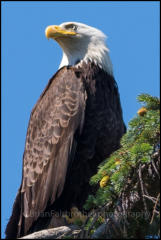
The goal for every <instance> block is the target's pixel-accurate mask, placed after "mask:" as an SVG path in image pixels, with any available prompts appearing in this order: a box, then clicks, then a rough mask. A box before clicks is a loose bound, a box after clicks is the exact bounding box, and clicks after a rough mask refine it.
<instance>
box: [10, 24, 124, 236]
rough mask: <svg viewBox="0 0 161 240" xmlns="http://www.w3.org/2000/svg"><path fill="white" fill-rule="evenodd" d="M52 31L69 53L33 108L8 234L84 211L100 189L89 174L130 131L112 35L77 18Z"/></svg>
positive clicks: (49, 34) (49, 30)
mask: <svg viewBox="0 0 161 240" xmlns="http://www.w3.org/2000/svg"><path fill="white" fill-rule="evenodd" d="M45 34H46V37H47V38H48V39H49V38H51V39H54V40H56V42H58V44H59V45H60V46H61V48H62V50H63V57H62V61H61V64H60V67H59V69H58V71H57V72H56V74H55V75H54V76H53V77H52V78H51V79H50V80H49V83H48V85H47V86H46V88H45V90H44V91H43V93H42V94H41V96H40V98H39V100H38V102H37V103H36V105H35V107H34V108H33V110H32V112H31V116H30V120H29V125H28V129H27V136H26V143H25V150H24V155H23V171H22V182H21V186H20V188H19V190H18V193H17V196H16V199H15V202H14V205H13V211H12V215H11V217H10V219H9V222H8V224H7V227H6V238H17V237H21V236H24V235H26V234H28V233H30V232H33V231H36V230H41V229H43V228H47V227H49V226H51V219H53V215H52V214H50V213H51V212H52V211H53V210H54V211H56V212H58V211H59V212H63V211H70V209H71V208H72V207H73V206H75V207H77V208H78V209H79V210H82V209H83V205H84V203H85V200H86V199H87V197H88V194H90V193H91V192H92V191H93V190H92V188H91V186H90V185H89V179H90V177H91V176H92V175H94V174H95V173H96V171H97V166H98V164H100V163H101V161H103V160H104V159H105V158H107V157H108V156H109V155H110V154H111V153H112V152H113V151H115V150H116V149H118V148H119V146H120V138H121V137H122V135H123V134H124V133H125V124H124V121H123V117H122V109H121V104H120V96H119V92H118V87H117V84H116V82H115V79H114V76H113V70H112V64H111V61H110V57H109V49H108V48H107V46H106V43H105V40H106V36H105V35H104V34H103V33H102V32H101V31H100V30H98V29H96V28H94V27H90V26H88V25H85V24H82V23H77V22H65V23H62V24H61V25H59V26H56V25H52V26H48V27H47V28H46V30H45ZM43 213H44V215H43ZM45 213H49V215H45ZM51 216H52V217H51ZM54 219H56V217H55V218H54ZM57 225H58V224H57V223H56V221H55V222H54V221H53V225H52V226H57Z"/></svg>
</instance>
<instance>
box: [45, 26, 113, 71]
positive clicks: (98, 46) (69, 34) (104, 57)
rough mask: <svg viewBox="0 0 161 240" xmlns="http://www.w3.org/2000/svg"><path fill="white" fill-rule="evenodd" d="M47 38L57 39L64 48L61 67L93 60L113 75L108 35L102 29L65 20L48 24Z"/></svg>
mask: <svg viewBox="0 0 161 240" xmlns="http://www.w3.org/2000/svg"><path fill="white" fill-rule="evenodd" d="M45 34H46V37H47V38H52V39H54V40H56V41H57V42H58V43H59V45H60V46H61V48H62V49H63V58H62V61H61V64H60V67H59V68H61V67H63V66H68V65H75V66H79V65H81V63H82V61H85V62H88V61H89V60H90V61H93V62H94V63H95V64H97V65H99V67H101V68H103V69H104V70H105V71H107V72H108V73H109V74H111V75H112V72H113V70H112V63H111V60H110V57H109V49H108V48H107V46H106V43H105V40H106V36H105V34H104V33H103V32H101V31H100V30H98V29H96V28H94V27H90V26H88V25H86V24H82V23H77V22H65V23H62V24H60V25H59V26H56V25H52V26H48V27H47V28H46V30H45Z"/></svg>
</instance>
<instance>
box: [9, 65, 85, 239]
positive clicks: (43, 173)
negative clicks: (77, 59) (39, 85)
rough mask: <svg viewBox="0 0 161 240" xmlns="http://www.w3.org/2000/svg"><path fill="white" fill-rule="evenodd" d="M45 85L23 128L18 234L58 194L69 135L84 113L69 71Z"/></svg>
mask: <svg viewBox="0 0 161 240" xmlns="http://www.w3.org/2000/svg"><path fill="white" fill-rule="evenodd" d="M49 85H50V86H47V88H46V90H45V91H44V92H43V94H42V95H41V97H40V99H39V101H38V103H37V104H36V106H35V107H34V109H33V111H32V113H31V117H30V122H29V127H28V131H27V137H26V146H25V152H24V159H23V178H22V186H21V188H20V193H19V194H20V195H21V196H20V197H21V212H20V217H19V224H18V233H19V234H18V236H21V235H25V233H27V231H28V230H29V228H30V227H31V225H32V224H33V222H34V221H35V220H36V219H37V218H38V216H39V214H40V213H41V212H42V211H43V210H44V209H45V207H46V205H47V203H48V202H50V203H53V202H54V200H55V198H56V197H59V196H60V194H61V192H62V190H63V186H64V182H65V177H66V171H67V166H68V162H69V159H68V156H69V154H70V151H71V149H72V142H73V136H74V133H75V131H76V130H77V128H78V127H79V125H80V124H82V123H81V122H82V116H83V115H84V114H83V112H84V109H85V92H84V89H83V85H82V82H81V81H80V80H78V79H77V77H76V76H75V74H74V72H73V71H72V70H70V69H67V68H66V67H64V68H63V69H61V71H59V72H58V73H57V74H56V75H55V77H54V78H53V79H52V80H50V82H49ZM56 195H57V196H56ZM15 211H16V208H15ZM13 215H14V209H13ZM11 220H12V217H11V219H10V221H11ZM10 221H9V223H8V226H9V225H10V226H11V225H12V223H11V222H10ZM14 224H15V223H14ZM7 232H9V230H8V229H6V235H7ZM9 237H10V236H9ZM12 237H14V236H12Z"/></svg>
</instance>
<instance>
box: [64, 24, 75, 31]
mask: <svg viewBox="0 0 161 240" xmlns="http://www.w3.org/2000/svg"><path fill="white" fill-rule="evenodd" d="M65 28H66V29H71V30H74V31H75V30H77V26H76V25H74V24H68V25H66V26H65Z"/></svg>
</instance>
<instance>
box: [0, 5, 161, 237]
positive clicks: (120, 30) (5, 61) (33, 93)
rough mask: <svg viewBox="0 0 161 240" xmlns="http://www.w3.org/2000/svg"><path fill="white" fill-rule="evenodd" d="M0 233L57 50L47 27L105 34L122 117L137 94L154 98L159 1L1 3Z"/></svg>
mask: <svg viewBox="0 0 161 240" xmlns="http://www.w3.org/2000/svg"><path fill="white" fill-rule="evenodd" d="M1 11H2V65H1V66H2V236H3V237H4V229H5V226H6V224H7V221H8V218H9V217H10V214H11V209H12V205H13V201H14V199H15V197H16V193H17V190H18V188H19V186H20V183H21V174H22V156H23V151H24V144H25V137H26V131H27V125H28V121H29V116H30V112H31V110H32V108H33V106H34V104H35V103H36V101H37V100H38V98H39V96H40V94H41V92H42V91H43V89H44V87H45V86H46V84H47V82H48V80H49V78H50V77H51V76H52V75H53V74H54V73H55V72H56V71H57V69H58V66H59V63H60V60H61V56H62V51H61V49H60V47H59V46H58V44H57V43H56V42H54V41H52V40H50V41H48V40H47V39H46V37H45V34H44V31H45V28H46V26H48V25H52V24H54V25H59V24H60V23H62V22H66V21H76V22H82V23H85V24H88V25H91V26H93V27H96V28H99V29H100V30H102V31H103V32H104V33H105V34H106V35H108V39H107V44H108V47H109V48H110V56H111V60H112V63H113V67H114V76H115V79H116V81H117V83H118V86H119V91H120V97H121V103H122V108H123V114H124V120H125V123H126V124H127V123H128V121H129V120H130V119H132V118H133V117H134V116H135V114H136V112H137V110H138V108H139V107H140V104H138V103H137V101H136V97H137V95H138V94H140V93H149V94H152V95H154V96H159V79H160V72H159V52H160V51H159V50H160V49H159V41H160V39H159V14H160V13H159V2H157V1H151V2H149V1H148V2H146V1H145V2H140V1H138V2H106V1H105V2H101V1H99V2H69V1H67V2H46V1H43V2H2V9H1Z"/></svg>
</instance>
